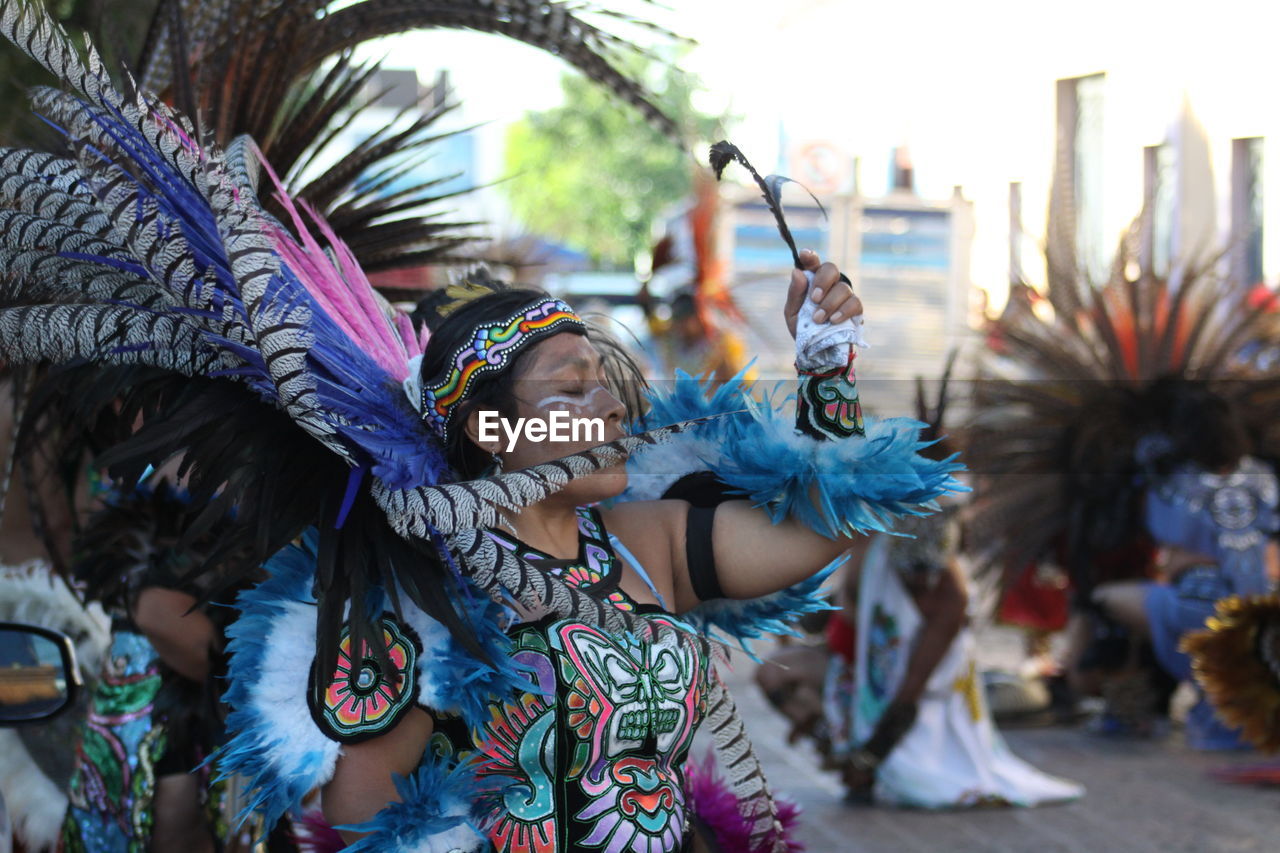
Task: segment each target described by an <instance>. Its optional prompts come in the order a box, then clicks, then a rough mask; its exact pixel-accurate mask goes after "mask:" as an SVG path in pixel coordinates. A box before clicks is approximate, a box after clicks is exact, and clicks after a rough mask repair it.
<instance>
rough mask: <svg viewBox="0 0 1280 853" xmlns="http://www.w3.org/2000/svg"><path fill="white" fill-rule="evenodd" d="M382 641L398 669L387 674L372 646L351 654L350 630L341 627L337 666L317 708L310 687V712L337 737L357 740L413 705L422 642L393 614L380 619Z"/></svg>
mask: <svg viewBox="0 0 1280 853" xmlns="http://www.w3.org/2000/svg"><path fill="white" fill-rule="evenodd" d="M382 640H383V642H384V643H385V644H386V649H387V657H388V658H389V659H390V661H391V666H392V668H393V669H394V670H395V674H394V677H393V678H388V677H387V674H386V673H384V672H383V671H382V666H381V665H380V664H379V662H378V659H377V658H376V657H375V656H374V655H373V651H372V649H368V648H366V649H363V650H362V654H360V655H358V656H353V655H352V654H351V634H350V629H349V628H344V629H343V631H342V639H341V641H340V643H339V645H338V665H337V669H336V670H335V671H334V673H333V677H332V678H330V679H329V683H328V685H327V686H326V687H325V689H324V694H323V696H322V697H320V700H319V703H318V704H319V706H318V707H317V706H316V702H317V699H316V695H315V694H316V692H317V691H314V690H311V691H308V697H307V698H308V701H309V702H311V703H312V709H311V711H312V715H313V716H314V717H315V718H316V722H317V723H319V724H320V727H321V728H322V729H323V730H324V731H325V732H326V734H328V735H329V736H330V737H332V738H334V739H335V740H339V741H342V742H344V743H353V742H355V741H359V740H365V739H367V738H370V737H373V736H375V735H378V734H381V733H383V732H385V731H387V730H388V729H390V728H391V727H392V726H394V725H395V724H396V723H397V722H399V720H400V718H401V717H402V716H403V715H404V712H405V711H406V710H408V709H409V707H410V706H412V705H413V702H414V698H415V696H416V695H417V664H418V654H419V653H420V644H419V642H418V640H417V638H416V637H414V636H413V634H412V632H411V631H409V629H407V628H405V627H404V626H402V625H400V624H398V623H397V622H396V621H395V620H394V619H393V618H392V617H391V616H390V615H385V616H383V617H382Z"/></svg>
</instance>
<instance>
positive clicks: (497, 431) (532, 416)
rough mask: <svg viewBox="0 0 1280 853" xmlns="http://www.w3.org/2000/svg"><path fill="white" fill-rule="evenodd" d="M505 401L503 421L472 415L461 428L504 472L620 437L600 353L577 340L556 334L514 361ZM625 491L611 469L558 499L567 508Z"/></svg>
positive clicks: (622, 411) (620, 412) (622, 413)
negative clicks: (493, 455) (515, 371)
mask: <svg viewBox="0 0 1280 853" xmlns="http://www.w3.org/2000/svg"><path fill="white" fill-rule="evenodd" d="M512 394H513V397H514V399H513V400H511V401H510V402H509V403H508V404H507V405H506V407H505V408H506V409H507V412H508V416H506V417H500V413H497V412H488V413H486V412H484V411H477V412H473V413H472V414H471V416H470V417H469V418H468V423H467V431H468V433H469V434H470V435H471V436H472V439H473V440H475V441H476V443H477V444H479V445H480V446H481V447H483V448H484V449H485V450H486V451H489V452H497V454H498V455H499V456H500V457H501V458H502V468H503V470H504V471H514V470H516V469H518V468H526V467H528V466H530V465H537V464H539V463H542V462H549V461H551V460H553V459H558V458H560V457H561V456H567V455H569V454H571V453H577V452H578V451H580V450H585V449H587V448H588V447H594V446H595V445H597V444H601V443H603V442H606V441H613V440H614V439H617V438H621V437H622V436H623V435H624V432H623V428H622V424H623V420H624V418H625V417H626V407H625V406H624V405H623V404H622V402H621V401H620V400H618V398H617V397H615V396H614V395H613V393H612V392H610V391H609V389H608V388H607V387H606V386H605V373H604V366H603V363H602V361H601V358H600V353H598V352H597V351H596V348H595V347H593V346H592V345H591V343H590V342H589V341H588V340H587V339H586V338H585V337H583V336H582V335H575V334H569V333H562V334H558V335H555V336H553V337H550V338H547V339H546V340H545V341H541V342H540V343H538V344H535V345H534V347H533V348H532V349H531V350H529V352H528V353H527V354H526V355H525V356H524V358H523V360H522V361H521V372H520V374H519V376H518V377H517V378H516V379H515V381H514V382H513V383H512ZM512 413H514V417H512V416H511V414H512ZM486 424H487V426H488V429H487V430H482V429H481V427H483V426H485V425H486ZM495 436H496V440H494V439H495ZM626 485H627V474H626V466H625V465H617V466H614V467H613V468H609V469H605V470H602V471H598V472H596V473H595V474H593V475H591V476H590V477H586V478H582V479H579V480H576V481H574V482H573V483H571V484H570V485H569V486H568V487H567V488H566V489H565V490H564V491H563V492H562V493H561V494H562V496H563V498H564V499H566V500H571V501H572V502H573V503H574V504H581V503H592V502H595V501H600V500H604V499H606V498H610V497H613V496H615V495H617V494H619V493H621V492H622V490H623V489H625V488H626Z"/></svg>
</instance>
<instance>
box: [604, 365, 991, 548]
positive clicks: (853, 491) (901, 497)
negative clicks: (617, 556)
mask: <svg viewBox="0 0 1280 853" xmlns="http://www.w3.org/2000/svg"><path fill="white" fill-rule="evenodd" d="M713 387H714V386H713V380H712V379H710V378H708V379H705V380H704V379H702V378H701V377H697V378H695V377H691V376H689V375H688V374H687V373H684V372H683V371H677V373H676V379H675V382H674V384H673V386H672V388H671V390H670V391H669V392H667V393H663V394H658V393H656V392H655V393H651V395H650V405H651V409H650V412H649V414H648V415H647V416H646V421H649V422H652V423H654V424H657V423H674V422H676V421H680V420H688V419H692V418H705V417H709V416H713V415H723V414H725V413H726V412H738V414H730V415H729V416H727V417H721V418H719V419H717V420H715V421H712V422H711V423H709V424H706V425H705V426H703V427H701V428H699V429H698V430H693V431H690V432H689V433H687V434H684V435H680V436H677V437H676V439H675V440H674V441H672V442H671V443H670V444H668V445H666V446H665V447H660V448H656V449H653V450H649V451H646V452H644V453H640V454H637V455H635V456H633V457H632V458H631V460H630V461H629V462H628V474H629V475H630V477H631V478H632V484H633V485H632V487H631V488H629V489H628V493H627V494H624V495H623V499H624V500H626V499H628V498H630V499H637V498H645V497H656V496H657V495H655V494H653V492H654V491H655V489H656V487H657V485H658V484H663V483H665V484H666V485H670V483H671V482H674V481H675V480H676V479H679V477H680V476H682V475H683V474H686V473H691V472H692V471H694V470H710V471H712V472H714V473H715V474H716V476H717V477H719V478H720V479H721V480H722V481H723V482H725V483H726V484H727V485H729V486H731V487H732V488H733V489H734V490H735V491H737V492H738V493H739V494H741V495H743V496H744V497H746V498H747V499H749V500H750V501H751V502H752V503H754V504H755V505H756V506H760V507H763V508H764V509H765V510H766V511H767V512H768V513H769V516H770V518H772V519H773V521H774V523H777V522H779V521H781V520H782V519H784V518H787V517H788V516H794V517H796V518H797V519H799V520H800V521H802V522H803V523H804V524H806V525H808V526H809V527H810V528H812V529H813V530H815V531H817V532H818V533H821V534H822V535H824V536H827V537H831V538H835V537H836V536H839V535H849V534H855V533H868V532H878V533H886V532H891V529H892V526H893V522H894V520H895V519H897V518H901V517H903V516H908V515H928V514H929V513H931V512H934V511H935V510H936V509H937V504H936V503H935V501H936V500H937V499H938V498H940V497H942V496H943V495H945V494H947V493H950V492H961V491H967V488H966V487H965V486H963V485H961V484H960V482H959V481H957V480H956V479H955V477H954V476H953V475H954V474H955V473H956V472H958V471H962V470H963V469H964V466H963V465H962V464H961V463H959V462H957V461H956V456H955V455H952V456H950V457H948V458H947V459H944V460H941V461H938V460H933V459H928V458H926V457H924V456H921V455H920V451H921V450H923V449H924V448H926V447H928V446H929V442H926V441H922V440H921V439H920V431H921V430H922V429H923V428H925V427H926V426H927V425H926V424H923V423H921V422H919V421H917V420H914V419H911V418H888V419H884V420H877V419H872V418H868V419H867V423H866V429H867V432H866V435H865V436H861V437H860V436H854V437H852V438H846V439H842V440H840V441H819V440H816V439H813V438H810V437H808V436H805V435H801V434H800V433H798V432H797V431H796V429H795V422H794V416H793V413H792V411H791V409H790V408H789V407H787V405H786V403H787V399H784V400H783V401H782V402H781V403H779V404H775V403H774V402H773V400H772V399H771V398H770V397H769V396H767V395H766V396H764V399H763V402H757V401H756V400H755V399H754V398H753V396H752V395H753V393H754V392H755V390H756V388H755V385H754V383H748V382H746V381H744V379H743V374H741V373H739V374H738V375H737V376H736V377H734V378H733V379H732V380H730V381H729V382H727V383H725V384H724V385H723V386H720V387H719V388H715V389H714V391H713V390H712V388H713ZM659 493H660V492H659ZM815 498H816V499H815Z"/></svg>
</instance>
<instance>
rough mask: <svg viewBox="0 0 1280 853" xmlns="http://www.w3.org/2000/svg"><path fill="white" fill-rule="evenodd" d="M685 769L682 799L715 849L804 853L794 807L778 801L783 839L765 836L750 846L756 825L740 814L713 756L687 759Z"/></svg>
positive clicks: (733, 852)
mask: <svg viewBox="0 0 1280 853" xmlns="http://www.w3.org/2000/svg"><path fill="white" fill-rule="evenodd" d="M684 767H685V771H684V779H685V796H686V797H687V798H688V800H689V802H690V804H691V805H692V807H693V812H694V814H696V815H697V816H698V818H699V820H701V821H702V822H703V823H704V824H706V825H707V827H708V828H710V829H711V832H712V834H713V835H714V836H715V842H716V845H717V848H718V849H720V850H722V851H724V853H778V850H779V848H781V849H783V850H785V851H786V853H803V851H804V849H805V848H804V843H803V842H801V841H800V840H799V839H798V838H796V837H795V834H796V831H797V830H798V829H799V825H800V807H799V806H797V805H796V804H795V803H792V802H789V801H787V800H782V799H779V800H778V801H777V803H778V819H779V820H781V821H782V838H781V839H779V838H777V837H776V836H772V835H770V836H765V838H764V839H762V840H758V841H757V842H756V844H754V845H753V844H752V843H751V830H752V828H753V827H754V826H755V821H753V820H750V819H748V818H747V817H745V816H744V815H743V814H742V810H741V808H740V807H739V803H738V798H737V797H736V796H735V795H734V793H733V791H732V790H730V788H729V785H728V783H727V782H725V780H724V777H723V776H722V775H721V774H720V771H719V769H718V768H717V767H716V760H715V756H714V755H713V754H712V752H711V751H710V750H708V751H707V753H706V755H705V756H704V757H703V758H702V759H701V760H699V759H696V758H692V757H691V758H689V760H688V761H686V762H685V766H684ZM779 841H781V842H782V844H785V847H782V846H781V845H780V844H779Z"/></svg>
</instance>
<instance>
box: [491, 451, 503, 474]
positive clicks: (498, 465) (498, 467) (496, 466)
mask: <svg viewBox="0 0 1280 853" xmlns="http://www.w3.org/2000/svg"><path fill="white" fill-rule="evenodd" d="M489 455H490V456H492V457H493V473H494V474H501V473H502V457H501V456H499V455H498V454H497V453H496V452H495V453H490V454H489Z"/></svg>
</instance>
